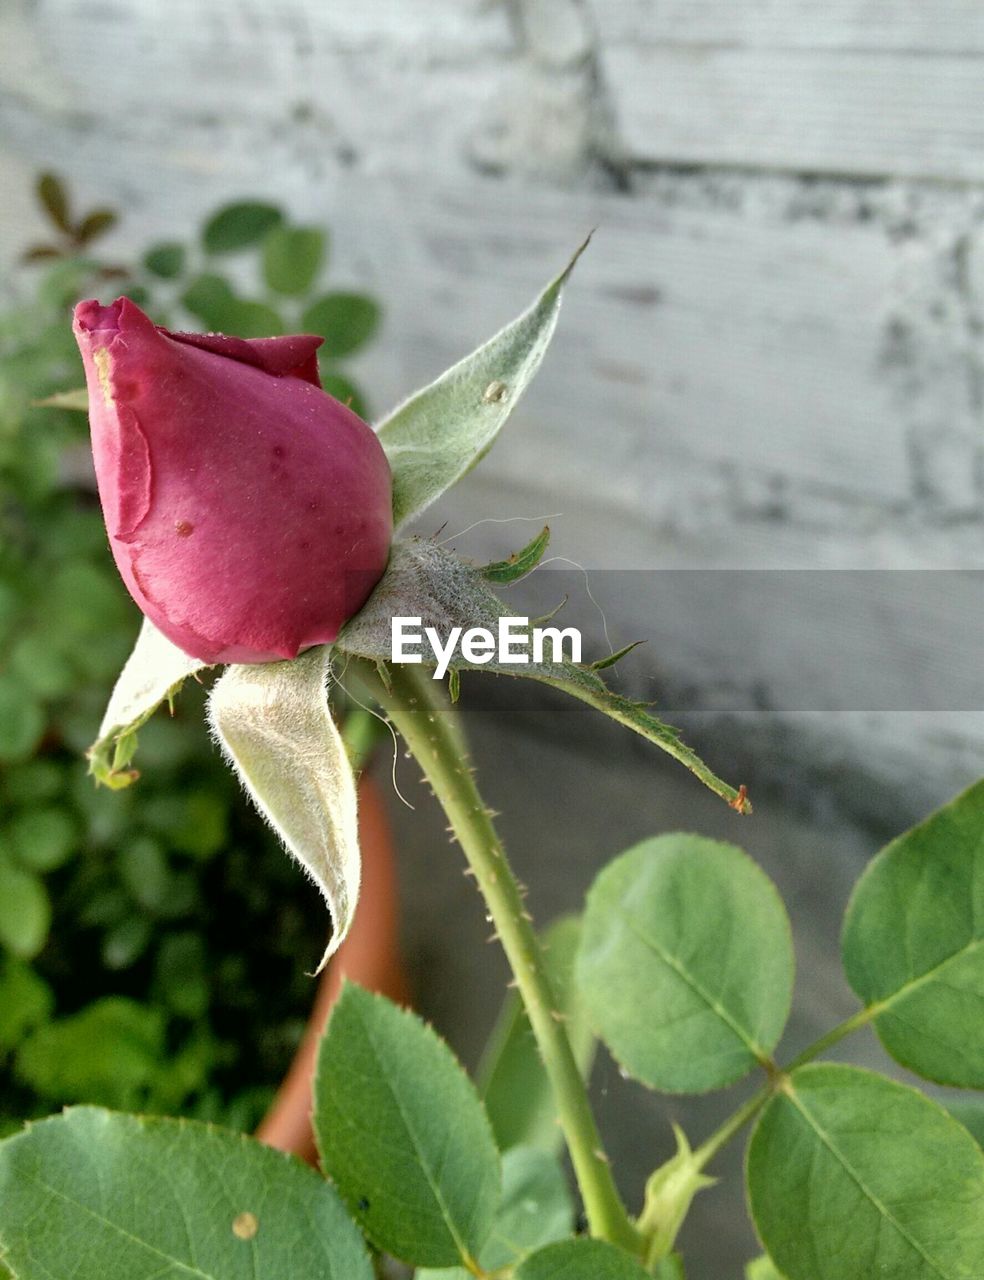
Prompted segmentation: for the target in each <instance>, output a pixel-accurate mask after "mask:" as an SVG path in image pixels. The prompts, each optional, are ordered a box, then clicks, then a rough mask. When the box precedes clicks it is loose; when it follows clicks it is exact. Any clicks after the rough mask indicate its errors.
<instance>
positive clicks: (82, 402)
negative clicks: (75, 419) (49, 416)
mask: <svg viewBox="0 0 984 1280" xmlns="http://www.w3.org/2000/svg"><path fill="white" fill-rule="evenodd" d="M31 404H32V406H33V408H35V409H68V410H70V411H71V412H73V413H88V412H89V392H88V391H87V390H86V388H85V387H77V388H76V389H74V390H72V391H56V392H55V394H54V395H51V396H45V397H44V399H43V400H32V401H31Z"/></svg>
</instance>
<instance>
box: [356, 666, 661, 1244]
mask: <svg viewBox="0 0 984 1280" xmlns="http://www.w3.org/2000/svg"><path fill="white" fill-rule="evenodd" d="M358 670H359V676H360V678H361V679H362V681H363V683H364V684H365V685H366V686H367V688H368V689H369V691H370V693H371V694H372V696H373V697H374V698H375V699H376V701H377V702H378V703H379V704H380V706H381V707H382V708H383V710H384V711H385V712H386V714H387V715H388V716H389V718H390V719H391V720H392V721H393V723H394V724H395V725H396V728H397V729H398V730H399V732H400V734H401V735H402V736H403V739H404V741H405V742H406V744H407V746H408V747H409V749H410V751H411V752H412V753H413V755H414V756H415V757H416V759H417V761H418V763H419V764H420V766H421V767H422V769H423V771H424V774H425V776H426V778H427V781H428V782H429V783H430V785H431V787H432V788H433V791H434V794H435V795H436V796H437V799H438V800H439V801H440V803H441V806H442V807H443V809H444V811H445V813H446V815H447V818H448V821H449V822H450V824H451V829H452V831H453V832H454V835H455V836H456V838H457V840H458V843H459V844H460V845H461V848H462V850H463V851H464V854H465V857H466V858H467V859H468V863H469V866H470V867H471V869H472V871H473V872H474V874H475V879H476V881H477V883H478V887H479V889H480V890H481V892H482V895H483V897H484V898H485V902H486V905H487V906H488V909H489V914H490V916H491V918H492V922H493V924H494V926H495V929H496V932H497V934H498V936H499V940H500V941H501V943H502V947H503V950H504V951H505V953H506V957H507V959H508V961H509V964H510V966H511V968H512V971H513V974H514V976H515V979H516V985H517V987H518V989H519V993H520V995H521V996H522V999H523V1003H524V1005H525V1006H526V1012H527V1015H528V1017H529V1020H530V1026H531V1027H532V1030H533V1034H534V1036H535V1037H536V1042H537V1047H538V1048H539V1051H540V1055H541V1057H542V1059H543V1065H544V1068H545V1070H546V1073H547V1077H548V1079H549V1081H550V1085H551V1088H552V1090H553V1095H554V1100H555V1102H556V1105H557V1112H558V1119H559V1121H560V1125H561V1128H562V1130H563V1133H564V1137H565V1139H566V1141H567V1146H568V1149H569V1151H570V1154H571V1163H572V1164H573V1166H574V1173H575V1176H576V1177H577V1181H578V1186H579V1187H580V1191H581V1196H582V1199H583V1201H584V1209H585V1213H586V1215H587V1218H588V1225H589V1228H590V1230H591V1234H592V1235H594V1236H597V1237H599V1238H601V1239H603V1240H608V1241H609V1242H610V1243H612V1244H617V1245H620V1246H621V1247H622V1248H625V1249H628V1250H630V1251H631V1252H633V1253H638V1252H639V1249H640V1239H639V1233H638V1232H637V1230H636V1228H635V1227H634V1225H633V1224H632V1221H631V1219H630V1218H629V1215H628V1213H627V1211H626V1209H625V1206H624V1204H623V1203H622V1200H621V1197H620V1196H619V1193H618V1189H617V1187H616V1186H615V1180H614V1178H613V1177H612V1171H611V1168H610V1166H609V1162H608V1158H607V1156H606V1155H605V1152H604V1150H603V1148H602V1145H601V1138H600V1136H599V1133H598V1128H597V1125H596V1124H595V1119H594V1116H593V1114H592V1112H591V1108H590V1105H589V1103H588V1096H587V1091H586V1088H585V1085H584V1081H583V1080H582V1079H581V1074H580V1072H579V1071H578V1067H577V1063H576V1062H575V1060H574V1054H573V1052H572V1051H571V1046H570V1041H569V1039H568V1036H567V1032H566V1030H565V1029H564V1026H563V1022H562V1020H561V1018H560V1016H559V1014H558V1011H557V1004H556V1001H555V999H554V994H553V991H552V990H551V985H550V981H549V978H548V976H547V971H546V966H545V964H544V960H543V955H542V953H541V950H540V944H539V942H538V940H537V937H536V934H535V932H534V930H533V926H532V924H531V922H530V917H529V915H528V913H527V911H526V908H525V906H524V904H523V897H522V893H521V891H520V888H519V885H518V883H517V881H516V877H515V876H514V874H513V872H512V870H511V869H510V867H509V864H508V862H507V860H506V855H505V851H504V850H503V847H502V844H501V842H500V840H499V837H498V835H497V834H496V831H495V827H494V826H493V824H492V820H491V818H490V816H489V812H488V810H487V809H486V807H485V805H484V804H483V802H482V799H481V796H480V795H479V792H478V788H477V787H476V785H475V779H474V777H473V776H472V770H471V766H470V764H469V761H468V759H467V756H466V753H465V748H464V743H463V739H462V738H461V736H460V734H459V732H458V730H457V727H456V724H455V722H454V720H453V718H452V717H451V715H450V709H449V707H448V706H447V705H446V704H445V703H444V701H443V699H440V700H439V693H438V690H437V689H435V683H434V681H433V680H431V679H430V678H429V675H428V673H426V672H424V673H421V672H420V671H419V670H418V669H417V668H414V667H407V666H391V667H388V668H387V677H388V678H387V679H383V678H381V677H380V675H379V674H378V673H377V671H376V670H375V669H374V668H373V667H372V666H370V665H369V664H367V663H361V662H360V664H359V669H358Z"/></svg>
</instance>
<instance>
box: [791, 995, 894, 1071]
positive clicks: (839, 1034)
mask: <svg viewBox="0 0 984 1280" xmlns="http://www.w3.org/2000/svg"><path fill="white" fill-rule="evenodd" d="M881 1012H882V1006H881V1005H880V1004H870V1005H868V1006H866V1008H864V1009H859V1010H858V1011H857V1013H852V1014H851V1016H850V1017H849V1018H845V1019H844V1021H843V1022H840V1023H838V1024H837V1026H836V1027H834V1028H833V1029H832V1030H831V1031H828V1032H827V1034H826V1035H824V1036H821V1037H820V1039H819V1040H814V1042H813V1044H811V1045H808V1046H807V1047H806V1048H805V1049H804V1050H803V1052H802V1053H801V1054H800V1055H799V1056H798V1057H796V1058H794V1059H793V1060H792V1062H791V1063H790V1064H789V1066H788V1067H784V1068H783V1070H784V1071H795V1070H796V1068H797V1067H802V1066H803V1065H804V1063H807V1062H812V1061H813V1059H814V1058H818V1057H819V1056H820V1054H821V1053H825V1052H826V1051H827V1050H828V1049H829V1048H831V1047H832V1046H833V1045H835V1044H837V1043H838V1042H839V1041H841V1040H843V1039H844V1037H845V1036H849V1035H850V1034H851V1033H852V1032H853V1031H860V1029H861V1028H862V1027H866V1026H867V1025H868V1023H869V1022H871V1021H872V1019H874V1018H877V1017H878V1015H879V1014H880V1013H881Z"/></svg>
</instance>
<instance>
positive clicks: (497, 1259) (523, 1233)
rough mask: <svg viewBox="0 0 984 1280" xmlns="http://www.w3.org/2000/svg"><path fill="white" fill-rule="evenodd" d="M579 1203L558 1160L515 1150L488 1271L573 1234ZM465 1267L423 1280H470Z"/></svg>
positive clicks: (505, 1171)
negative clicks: (575, 1214) (574, 1201)
mask: <svg viewBox="0 0 984 1280" xmlns="http://www.w3.org/2000/svg"><path fill="white" fill-rule="evenodd" d="M573 1225H574V1204H573V1201H572V1200H571V1193H570V1190H569V1189H568V1186H567V1180H566V1179H565V1177H564V1171H563V1170H562V1169H561V1167H560V1165H559V1164H558V1163H557V1160H556V1159H555V1158H554V1157H553V1156H550V1155H548V1154H547V1153H546V1152H545V1151H537V1150H535V1149H534V1148H532V1147H514V1148H513V1149H512V1150H511V1151H507V1152H506V1154H505V1155H504V1156H503V1158H502V1203H501V1204H500V1205H499V1212H498V1215H497V1217H496V1220H495V1225H494V1226H493V1228H492V1234H491V1235H490V1236H489V1239H488V1241H487V1242H486V1244H485V1245H484V1247H483V1248H482V1252H481V1254H480V1255H479V1259H478V1261H479V1265H480V1266H481V1267H482V1268H483V1269H484V1270H485V1271H495V1270H496V1269H497V1268H499V1267H506V1266H511V1265H513V1264H514V1263H516V1262H518V1261H519V1260H520V1259H521V1258H522V1257H523V1256H524V1255H525V1254H527V1253H529V1252H530V1251H531V1250H533V1249H539V1248H540V1247H541V1246H542V1245H545V1244H550V1243H551V1242H552V1241H554V1240H563V1239H564V1238H565V1237H566V1236H569V1235H570V1234H571V1231H572V1230H573ZM469 1276H470V1273H469V1272H468V1271H466V1270H465V1269H464V1268H463V1267H452V1268H451V1269H450V1270H448V1269H447V1268H442V1269H441V1270H439V1271H434V1270H431V1269H430V1268H428V1267H425V1268H423V1269H421V1270H418V1271H417V1280H441V1277H443V1278H444V1280H469Z"/></svg>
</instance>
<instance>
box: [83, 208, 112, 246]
mask: <svg viewBox="0 0 984 1280" xmlns="http://www.w3.org/2000/svg"><path fill="white" fill-rule="evenodd" d="M119 220H120V219H119V214H117V213H116V212H114V210H112V209H93V210H92V212H91V213H87V214H86V215H85V217H84V218H83V219H82V221H81V222H80V223H79V225H78V226H77V227H76V228H75V239H76V241H77V242H78V243H79V244H81V245H85V244H91V243H92V241H93V240H98V239H99V237H100V236H103V235H105V234H106V232H107V231H109V230H111V229H112V228H113V227H115V226H116V224H117V222H119Z"/></svg>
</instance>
